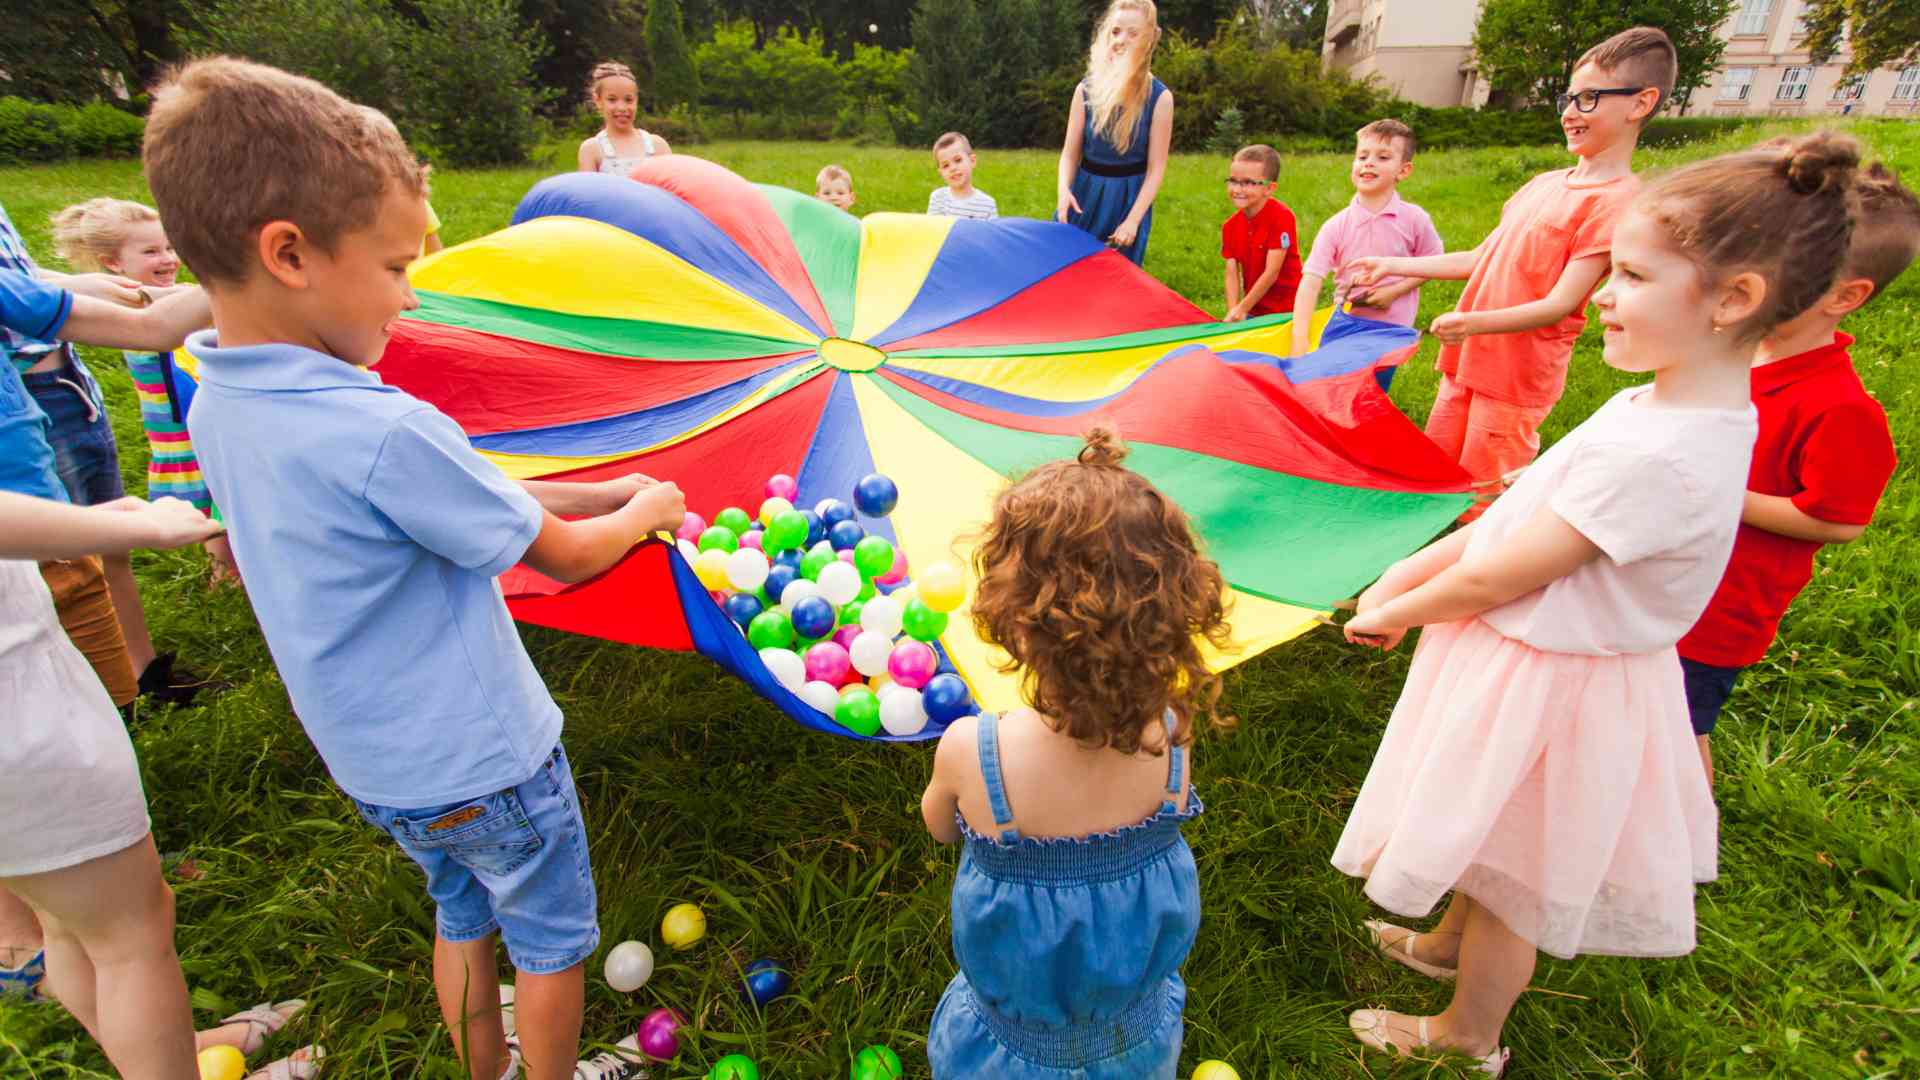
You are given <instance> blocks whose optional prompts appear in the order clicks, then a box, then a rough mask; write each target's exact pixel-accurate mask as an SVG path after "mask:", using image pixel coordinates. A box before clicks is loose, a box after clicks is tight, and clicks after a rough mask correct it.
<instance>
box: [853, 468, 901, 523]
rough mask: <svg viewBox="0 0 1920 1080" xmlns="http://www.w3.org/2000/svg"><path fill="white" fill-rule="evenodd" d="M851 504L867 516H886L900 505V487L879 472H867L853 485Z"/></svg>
mask: <svg viewBox="0 0 1920 1080" xmlns="http://www.w3.org/2000/svg"><path fill="white" fill-rule="evenodd" d="M853 505H854V507H855V508H856V509H858V510H859V511H860V512H861V513H863V514H865V515H867V516H868V517H886V516H887V515H888V514H891V513H893V508H894V507H896V506H898V505H900V488H899V486H898V485H896V484H895V483H894V482H893V481H892V480H890V479H888V478H887V477H885V476H882V475H881V474H879V473H869V474H868V475H866V476H863V477H861V478H860V482H859V483H857V484H855V485H853Z"/></svg>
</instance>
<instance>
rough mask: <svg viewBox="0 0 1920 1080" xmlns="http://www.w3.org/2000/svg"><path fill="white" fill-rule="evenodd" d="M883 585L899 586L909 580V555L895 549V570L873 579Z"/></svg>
mask: <svg viewBox="0 0 1920 1080" xmlns="http://www.w3.org/2000/svg"><path fill="white" fill-rule="evenodd" d="M873 580H874V581H875V582H876V583H878V584H881V585H898V584H900V583H901V582H903V581H905V580H907V553H906V552H904V551H901V550H900V549H899V548H897V547H896V548H894V549H893V569H891V570H889V571H887V572H886V573H884V574H881V575H880V576H879V577H877V578H874V579H873Z"/></svg>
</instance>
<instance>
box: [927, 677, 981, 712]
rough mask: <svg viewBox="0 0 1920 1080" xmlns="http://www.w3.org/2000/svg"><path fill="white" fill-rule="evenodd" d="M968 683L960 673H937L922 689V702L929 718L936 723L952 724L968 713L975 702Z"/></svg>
mask: <svg viewBox="0 0 1920 1080" xmlns="http://www.w3.org/2000/svg"><path fill="white" fill-rule="evenodd" d="M970 698H971V695H970V694H969V693H968V691H967V683H966V680H965V679H962V678H961V677H960V676H958V675H951V674H949V675H935V676H934V677H933V678H931V679H928V680H927V685H926V686H925V687H923V688H922V689H921V691H920V704H921V706H922V707H923V708H925V709H926V710H927V719H929V720H932V721H933V722H934V723H936V724H951V723H953V722H954V721H955V720H958V719H960V718H961V717H963V716H965V715H967V711H968V709H969V708H970V707H971V706H972V704H973V702H972V701H971V700H970Z"/></svg>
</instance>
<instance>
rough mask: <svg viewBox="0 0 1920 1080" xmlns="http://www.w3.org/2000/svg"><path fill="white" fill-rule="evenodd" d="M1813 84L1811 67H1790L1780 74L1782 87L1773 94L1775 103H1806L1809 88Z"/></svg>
mask: <svg viewBox="0 0 1920 1080" xmlns="http://www.w3.org/2000/svg"><path fill="white" fill-rule="evenodd" d="M1812 82H1813V69H1812V68H1810V67H1790V68H1788V69H1787V70H1785V71H1783V72H1781V73H1780V86H1779V87H1778V88H1777V89H1775V90H1774V92H1773V100H1775V101H1805V100H1807V86H1808V84H1810V83H1812Z"/></svg>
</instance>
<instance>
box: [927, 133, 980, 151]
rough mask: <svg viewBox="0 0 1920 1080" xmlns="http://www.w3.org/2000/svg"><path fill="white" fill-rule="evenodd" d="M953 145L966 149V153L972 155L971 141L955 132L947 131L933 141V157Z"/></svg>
mask: <svg viewBox="0 0 1920 1080" xmlns="http://www.w3.org/2000/svg"><path fill="white" fill-rule="evenodd" d="M954 143H959V144H960V145H961V146H964V147H966V148H967V153H969V154H971V153H973V143H972V141H971V140H969V139H968V138H967V137H966V136H965V135H962V134H960V133H959V132H957V131H949V132H947V133H946V134H945V135H942V136H940V137H939V138H937V139H935V140H933V152H934V154H935V155H938V154H939V153H940V151H942V150H945V149H946V148H947V147H949V146H952V145H953V144H954Z"/></svg>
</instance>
